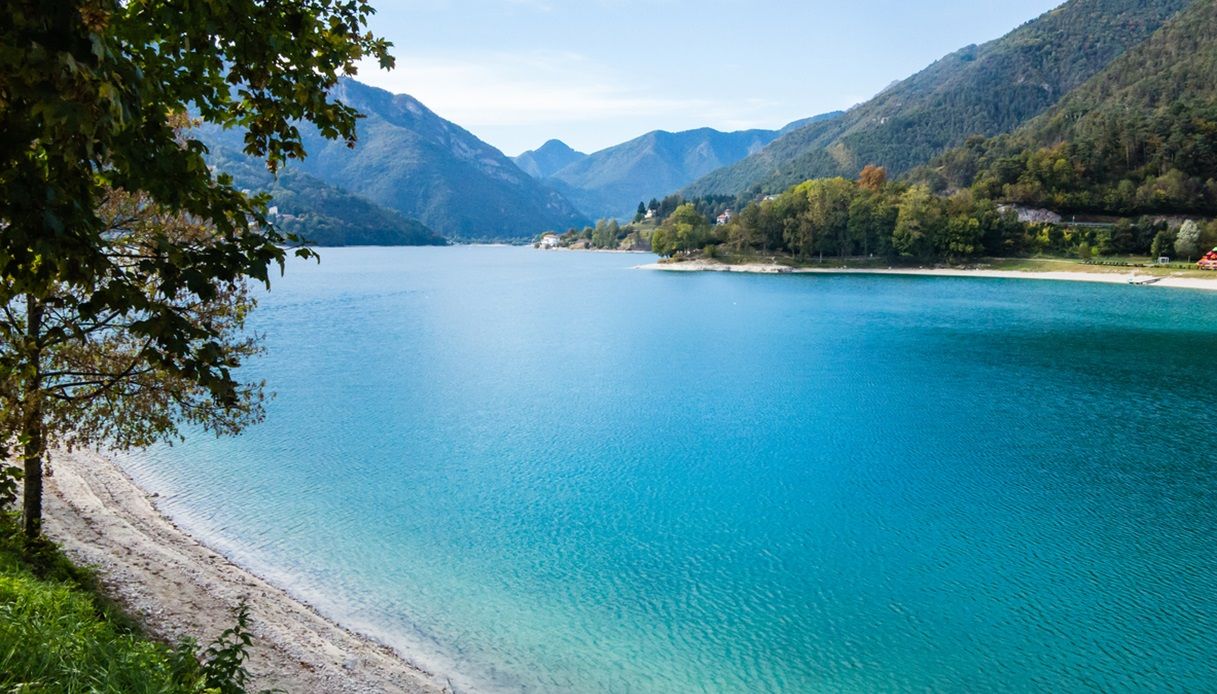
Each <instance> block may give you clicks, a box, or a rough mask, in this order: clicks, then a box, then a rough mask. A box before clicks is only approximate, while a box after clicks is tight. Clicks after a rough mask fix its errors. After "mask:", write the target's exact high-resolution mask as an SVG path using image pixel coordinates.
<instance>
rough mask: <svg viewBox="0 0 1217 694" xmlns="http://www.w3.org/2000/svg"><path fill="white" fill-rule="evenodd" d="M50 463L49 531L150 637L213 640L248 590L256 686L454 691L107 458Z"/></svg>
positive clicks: (82, 455) (85, 456) (65, 457)
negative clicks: (281, 583) (207, 532)
mask: <svg viewBox="0 0 1217 694" xmlns="http://www.w3.org/2000/svg"><path fill="white" fill-rule="evenodd" d="M51 470H52V475H51V476H49V477H48V478H47V479H46V485H47V486H46V491H47V494H46V500H45V503H46V521H45V522H46V532H47V534H48V535H49V536H50V537H51V538H53V539H54V540H55V541H56V542H58V543H60V544H61V546H62V547H63V549H64V551H65V552H67V553H68V555H69V556H71V557H72V559H73V560H75V561H76V562H78V563H81V564H86V565H91V566H94V567H96V568H97V570H98V572H99V576H100V578H101V580H102V583H103V584H104V585H105V587H106V589H107V590H108V591H109V593H110V594H111V595H112V596H113V597H114V598H115V599H117V600H118V601H119V602H120V604H122V605H123V606H124V607H125V608H126V609H127V610H128V612H129V613H130V614H131V615H132V616H134V617H136V618H137V619H139V620H140V621H141V622H142V623H143V624H144V625H145V627H146V628H147V630H148V631H149V633H150V634H152V635H153V636H155V637H157V638H161V639H165V640H167V641H177V640H179V639H181V638H182V637H185V636H195V637H196V638H198V639H199V641H200V642H202V643H206V642H209V641H211V640H212V639H213V638H215V637H216V636H217V635H219V633H220V632H221V631H223V630H224V629H226V628H228V627H230V626H231V625H232V624H233V617H232V610H233V608H234V607H235V606H236V605H237V604H238V602H239V601H240V599H241V598H242V597H244V598H246V599H247V601H248V603H249V606H250V617H251V631H252V633H253V635H254V639H255V640H254V647H253V650H252V653H251V657H250V662H249V668H250V672H251V673H252V674H253V675H254V682H253V685H254V686H253V687H252V688H251V691H255V690H263V689H278V690H282V691H286V692H293V693H294V692H306V693H312V692H336V693H356V692H358V693H364V692H369V693H370V692H409V693H410V694H415V693H418V694H430V693H438V692H446V691H451V688H450V687H449V686H447V682H446V680H444V679H443V678H441V677H439V676H436V675H433V674H431V673H427V672H424V671H423V670H421V669H420V668H417V667H415V666H413V665H411V664H410V663H408V662H407V661H406V660H404V659H403V658H402V657H400V656H399V655H398V654H397V653H395V652H394V651H393V650H391V649H390V648H388V647H386V646H383V645H381V644H378V643H375V642H373V641H371V640H369V639H366V638H363V637H361V636H358V635H356V634H354V633H352V632H351V631H349V630H347V629H344V628H342V627H341V626H339V625H337V624H335V623H333V622H331V621H329V620H327V619H325V618H323V617H321V616H320V615H319V614H317V612H316V611H314V610H313V609H311V608H310V607H308V606H307V605H305V604H303V603H301V602H299V601H297V600H295V599H294V598H292V597H291V596H290V595H288V594H287V593H286V592H285V591H283V590H281V589H279V588H278V587H276V586H274V585H271V584H270V583H268V582H267V581H264V580H262V579H261V578H259V577H258V576H255V575H254V574H252V573H250V572H248V571H246V570H244V569H242V568H241V567H239V566H237V565H235V564H233V563H232V562H231V561H229V560H228V559H226V558H224V557H223V556H221V555H220V554H218V553H217V552H214V551H212V550H211V549H209V548H208V547H206V546H205V545H203V544H201V543H200V542H199V541H197V540H196V539H194V538H193V537H191V536H189V535H187V534H186V533H184V532H183V531H181V530H179V529H178V528H177V527H176V526H175V525H174V524H173V523H172V522H171V521H170V520H169V519H168V518H166V517H165V516H164V515H163V514H161V513H160V512H159V511H158V510H157V508H156V507H155V505H154V503H153V501H154V500H153V499H152V498H150V497H149V495H148V494H146V493H145V492H144V491H143V490H141V489H140V488H139V487H137V486H136V485H135V483H134V482H132V481H131V479H130V478H129V477H128V476H127V475H126V473H124V472H123V471H122V469H120V468H119V467H118V465H117V464H115V463H114V461H113V460H111V459H110V458H109V457H107V456H105V455H102V454H98V453H93V452H86V451H80V452H75V453H72V454H65V453H58V454H56V455H54V456H53V457H52V462H51Z"/></svg>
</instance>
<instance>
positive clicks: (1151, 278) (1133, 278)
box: [1128, 274, 1162, 286]
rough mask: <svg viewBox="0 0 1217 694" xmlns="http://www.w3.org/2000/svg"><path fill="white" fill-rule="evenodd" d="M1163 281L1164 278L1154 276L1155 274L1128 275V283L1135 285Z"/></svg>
mask: <svg viewBox="0 0 1217 694" xmlns="http://www.w3.org/2000/svg"><path fill="white" fill-rule="evenodd" d="M1161 281H1162V278H1161V277H1156V276H1154V275H1147V276H1145V277H1137V276H1136V275H1135V274H1134V275H1129V276H1128V283H1129V284H1135V285H1137V286H1142V285H1148V284H1156V283H1158V282H1161Z"/></svg>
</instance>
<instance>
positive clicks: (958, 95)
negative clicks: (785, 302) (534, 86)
mask: <svg viewBox="0 0 1217 694" xmlns="http://www.w3.org/2000/svg"><path fill="white" fill-rule="evenodd" d="M1187 5H1188V0H1070V1H1069V2H1066V3H1065V4H1064V5H1062V6H1061V7H1059V8H1057V9H1055V10H1053V11H1051V12H1048V13H1046V14H1044V15H1043V16H1041V17H1039V18H1038V19H1035V20H1033V21H1031V22H1028V23H1027V24H1024V25H1023V26H1021V27H1019V28H1018V29H1015V30H1014V31H1012V32H1011V33H1009V34H1007V35H1006V36H1004V37H1002V38H1000V39H997V40H995V41H991V42H988V43H985V44H983V45H979V46H968V47H967V48H964V49H962V50H959V51H956V52H955V53H952V54H951V55H948V56H946V57H945V58H942V59H940V60H938V61H937V62H935V63H934V64H933V65H930V66H929V67H928V68H926V69H925V70H922V71H921V72H919V73H917V74H916V75H913V76H912V77H910V78H908V79H906V80H904V81H902V82H899V83H897V84H895V85H893V86H891V87H889V88H888V89H885V90H884V91H883V92H881V93H880V94H879V95H877V96H876V97H874V98H873V99H871V100H870V101H867V102H865V103H863V104H861V105H859V106H856V107H854V108H852V109H850V110H849V111H848V112H847V113H846V114H845V116H843V117H842V118H839V119H837V120H834V121H831V122H828V123H824V122H821V123H813V124H811V125H808V126H806V127H804V128H801V129H799V130H796V131H794V132H791V133H788V134H787V135H785V136H783V137H781V138H779V139H777V140H775V141H774V142H773V143H772V144H770V145H769V146H768V147H766V148H765V149H764V150H762V151H761V152H759V153H757V154H755V155H752V156H750V157H747V158H746V159H743V160H741V161H740V162H738V163H736V164H734V165H732V166H729V167H726V168H724V169H721V170H719V171H715V172H713V173H712V174H710V175H708V176H706V177H705V178H703V179H701V180H699V181H697V182H696V183H694V184H693V185H692V186H690V187H689V189H688V190H687V191H686V193H687V194H689V195H693V196H700V195H706V194H738V193H740V192H743V191H748V190H752V189H755V188H759V189H760V190H763V191H765V192H777V191H780V190H784V189H786V188H788V187H789V186H791V185H794V184H796V183H798V182H799V181H803V180H807V179H811V178H819V177H831V176H839V175H846V176H852V175H854V174H856V173H857V172H858V171H859V170H860V169H861V168H862V167H863V166H865V165H868V164H874V165H880V166H885V167H886V168H887V169H888V171H889V172H891V173H892V174H893V175H899V174H902V173H904V172H907V171H909V170H910V169H912V168H914V167H916V166H919V165H921V164H924V163H926V162H928V161H930V160H931V159H932V158H933V157H935V156H936V155H939V154H941V153H942V152H944V151H946V150H947V149H949V148H951V147H955V146H958V145H960V144H962V143H963V142H964V141H965V140H966V139H967V138H968V137H969V136H972V135H985V136H992V135H997V134H1000V133H1004V132H1009V131H1011V130H1013V129H1015V128H1016V127H1018V126H1019V125H1021V124H1023V123H1025V122H1026V121H1028V120H1030V119H1031V118H1033V117H1035V116H1037V115H1039V114H1040V113H1042V112H1044V111H1045V110H1046V109H1048V108H1049V107H1051V106H1052V105H1053V104H1055V103H1056V102H1057V101H1059V100H1060V99H1061V98H1062V97H1063V96H1064V95H1066V94H1068V93H1069V92H1070V91H1072V90H1073V89H1075V88H1076V87H1078V86H1080V85H1081V84H1083V83H1084V82H1086V81H1087V80H1089V79H1090V78H1091V77H1093V76H1094V75H1096V74H1097V73H1098V72H1100V71H1101V70H1103V69H1104V68H1106V67H1107V66H1108V65H1109V64H1110V63H1111V62H1112V61H1113V60H1115V59H1116V58H1118V57H1119V56H1120V55H1121V54H1123V53H1124V52H1125V51H1126V50H1127V49H1129V48H1130V47H1132V46H1135V45H1137V44H1138V43H1140V42H1142V41H1143V40H1145V39H1146V38H1147V37H1149V36H1150V35H1151V34H1152V33H1153V32H1154V31H1156V30H1157V29H1158V28H1159V27H1160V26H1161V25H1162V23H1163V22H1165V21H1166V20H1167V19H1169V18H1170V17H1171V16H1173V15H1175V14H1176V13H1177V12H1179V11H1180V10H1181V9H1183V8H1184V7H1185V6H1187Z"/></svg>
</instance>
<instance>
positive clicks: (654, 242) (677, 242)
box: [651, 202, 710, 255]
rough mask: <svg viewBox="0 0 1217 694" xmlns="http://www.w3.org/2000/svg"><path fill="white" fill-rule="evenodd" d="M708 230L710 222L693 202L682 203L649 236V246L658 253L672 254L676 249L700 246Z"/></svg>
mask: <svg viewBox="0 0 1217 694" xmlns="http://www.w3.org/2000/svg"><path fill="white" fill-rule="evenodd" d="M709 230H710V223H709V222H707V221H706V218H705V217H702V216H701V215H700V214H699V213H698V212H697V208H696V207H695V206H694V205H693V203H688V202H686V203H684V204H682V205H680V206H679V207H677V208H676V211H675V212H673V213H672V214H671V216H669V217H668V218H667V219H665V220H664V221H663V224H662V225H661V226H660V228H659V229H656V230H655V235H654V236H653V237H652V238H651V246H652V247H653V248H654V250H655V252H656V253H658V254H659V255H672V254H674V253H676V252H677V251H689V250H692V249H694V248H701V247H702V246H703V245H704V244H705V241H706V236H707V234H708V232H709Z"/></svg>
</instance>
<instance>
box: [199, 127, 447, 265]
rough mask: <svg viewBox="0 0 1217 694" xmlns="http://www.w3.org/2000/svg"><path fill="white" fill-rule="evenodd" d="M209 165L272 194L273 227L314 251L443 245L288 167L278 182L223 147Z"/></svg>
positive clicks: (412, 224) (411, 224) (397, 217)
mask: <svg viewBox="0 0 1217 694" xmlns="http://www.w3.org/2000/svg"><path fill="white" fill-rule="evenodd" d="M208 158H209V160H210V161H211V164H212V165H213V166H215V167H216V168H217V169H219V170H221V171H223V172H225V173H227V174H229V175H230V176H232V177H233V182H234V183H235V184H236V185H237V186H238V187H239V188H244V189H247V190H251V191H258V192H266V193H270V195H271V199H272V200H271V205H272V206H273V207H274V208H276V209H277V210H278V215H277V216H276V217H275V218H274V220H273V221H274V223H275V225H276V226H278V227H279V228H280V229H281V230H283V231H286V232H288V233H293V234H297V235H299V236H301V237H302V238H304V239H306V240H307V241H309V242H310V243H311V244H313V245H316V246H442V245H444V244H446V243H447V241H446V240H445V239H444V238H443V237H442V236H440V235H438V234H436V233H435V232H434V231H431V230H430V229H428V228H427V227H426V226H424V225H423V224H421V223H419V222H416V221H414V220H412V219H407V218H406V217H405V216H403V215H402V214H401V213H399V212H397V211H395V210H390V209H387V208H384V207H381V206H380V205H377V204H375V203H373V202H370V201H368V200H364V199H363V198H361V197H359V196H357V195H352V194H351V193H348V192H347V191H345V190H342V189H341V188H336V187H334V186H331V185H327V184H325V183H323V182H321V181H320V180H318V179H316V178H313V177H312V176H309V175H308V174H305V173H301V172H299V171H297V170H295V168H293V167H290V166H289V167H287V168H285V169H284V170H283V171H282V172H280V174H279V176H278V177H277V178H276V177H274V176H272V175H271V174H270V173H269V172H268V171H267V170H266V167H265V166H264V165H263V164H262V162H260V161H256V160H254V159H251V158H249V157H247V156H245V155H244V154H243V153H241V152H234V151H232V150H229V149H226V148H224V147H222V146H218V145H217V146H214V147H213V148H212V149H211V152H210V153H209V155H208Z"/></svg>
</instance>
